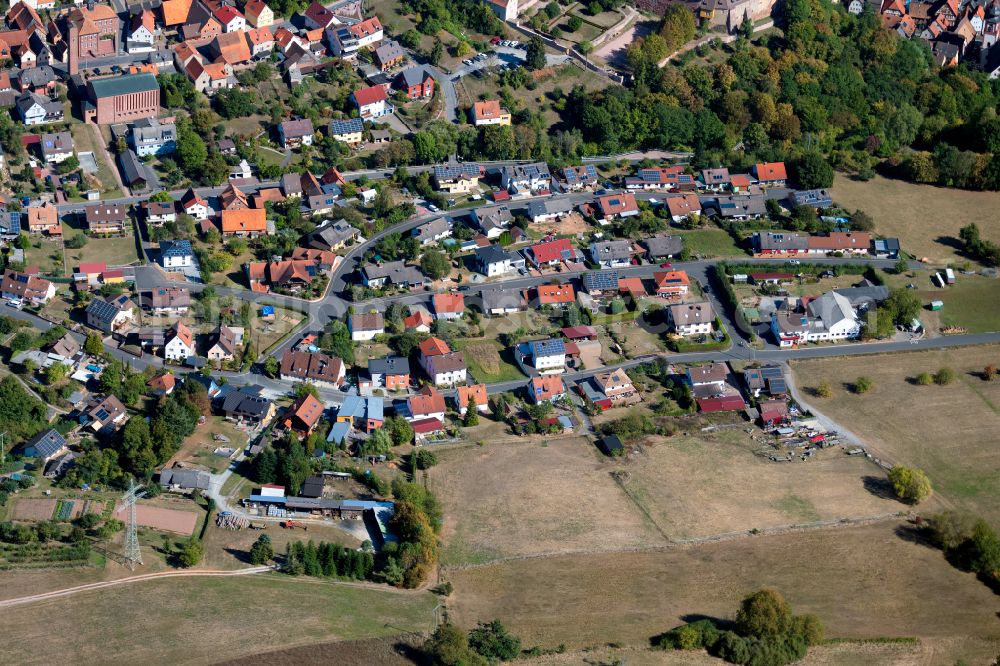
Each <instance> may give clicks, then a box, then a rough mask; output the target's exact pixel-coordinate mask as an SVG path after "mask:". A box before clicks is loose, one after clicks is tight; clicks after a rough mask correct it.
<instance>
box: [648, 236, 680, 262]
mask: <svg viewBox="0 0 1000 666" xmlns="http://www.w3.org/2000/svg"><path fill="white" fill-rule="evenodd" d="M643 243H644V244H645V246H646V249H647V250H649V256H651V257H672V256H673V255H675V254H680V252H681V250H682V249H683V248H684V241H683V240H682V239H681V237H680V236H653V237H652V238H647V239H646V240H644V241H643Z"/></svg>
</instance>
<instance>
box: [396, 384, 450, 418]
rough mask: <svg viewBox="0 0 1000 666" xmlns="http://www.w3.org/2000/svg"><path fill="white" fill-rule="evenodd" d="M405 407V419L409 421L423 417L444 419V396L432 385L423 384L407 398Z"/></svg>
mask: <svg viewBox="0 0 1000 666" xmlns="http://www.w3.org/2000/svg"><path fill="white" fill-rule="evenodd" d="M406 407H407V410H406V411H407V412H408V416H407V417H406V420H407V421H410V422H411V423H412V422H413V421H422V420H425V419H437V420H438V421H442V422H443V421H444V413H445V404H444V396H443V395H441V393H440V392H439V391H438V390H437V389H436V388H434V387H433V386H425V387H423V388H422V389H420V390H419V391H418V392H417V393H416V395H411V396H410V397H409V398H407V399H406Z"/></svg>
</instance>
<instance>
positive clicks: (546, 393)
mask: <svg viewBox="0 0 1000 666" xmlns="http://www.w3.org/2000/svg"><path fill="white" fill-rule="evenodd" d="M528 395H529V397H530V398H531V401H532V402H533V403H535V404H536V405H539V404H541V403H543V402H555V401H556V400H559V399H561V398H562V397H563V396H565V395H566V385H565V384H563V380H562V377H560V376H559V375H554V376H548V377H532V378H531V382H530V383H529V385H528Z"/></svg>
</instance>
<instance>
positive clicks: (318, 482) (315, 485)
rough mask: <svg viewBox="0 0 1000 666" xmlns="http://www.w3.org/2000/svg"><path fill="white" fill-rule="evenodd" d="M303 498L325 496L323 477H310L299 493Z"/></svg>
mask: <svg viewBox="0 0 1000 666" xmlns="http://www.w3.org/2000/svg"><path fill="white" fill-rule="evenodd" d="M299 495H300V496H301V497H312V498H315V497H322V496H323V477H322V476H310V477H309V478H308V479H306V480H305V481H304V482H303V483H302V490H301V491H300V492H299Z"/></svg>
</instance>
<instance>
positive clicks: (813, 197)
mask: <svg viewBox="0 0 1000 666" xmlns="http://www.w3.org/2000/svg"><path fill="white" fill-rule="evenodd" d="M789 200H790V201H791V203H792V205H793V206H811V207H813V208H829V207H830V206H832V205H833V197H831V196H830V193H829V192H828V191H826V190H796V191H794V192H792V194H791V196H790V197H789Z"/></svg>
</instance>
